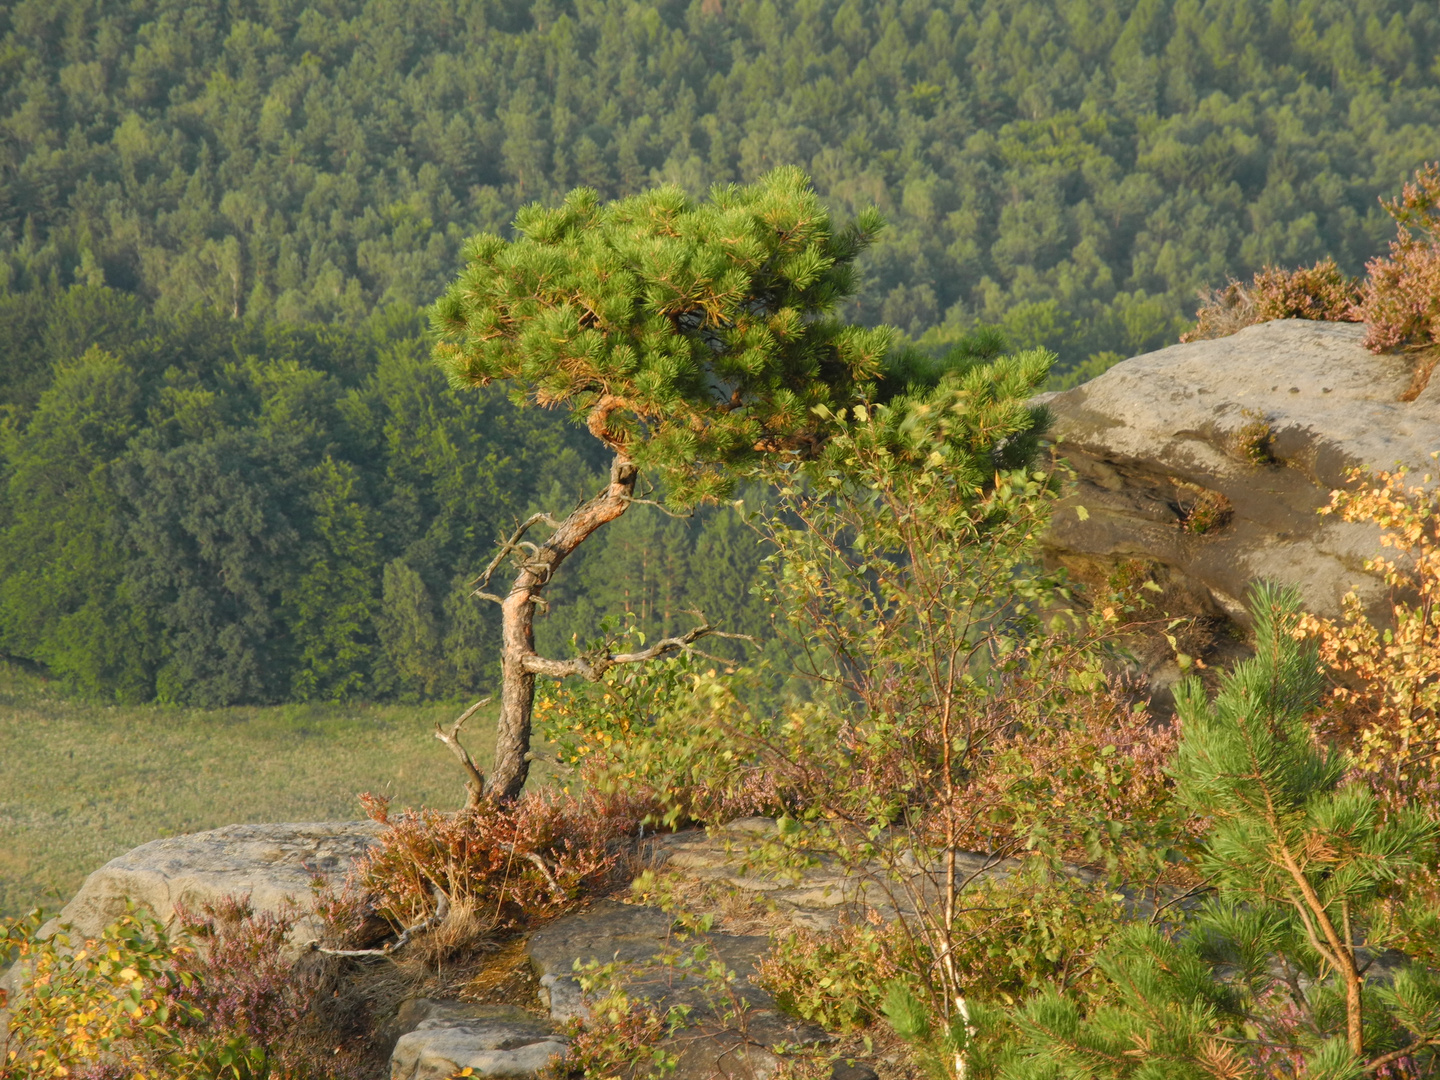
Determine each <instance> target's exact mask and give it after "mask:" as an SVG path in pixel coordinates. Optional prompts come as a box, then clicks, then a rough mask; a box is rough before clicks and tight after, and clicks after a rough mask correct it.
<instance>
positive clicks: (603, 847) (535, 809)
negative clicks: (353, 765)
mask: <svg viewBox="0 0 1440 1080" xmlns="http://www.w3.org/2000/svg"><path fill="white" fill-rule="evenodd" d="M365 805H366V808H367V811H368V812H369V813H370V814H371V816H372V817H374V818H375V819H376V820H379V821H382V822H384V823H385V824H386V825H387V826H388V828H387V829H386V831H385V832H384V833H383V834H382V837H381V841H380V844H379V845H378V846H376V847H375V848H374V849H373V850H372V851H371V852H370V853H369V854H368V855H366V856H365V858H364V859H362V860H361V861H360V863H359V865H358V866H357V868H356V872H355V883H356V886H357V891H358V892H360V893H361V894H363V895H364V896H365V897H366V898H367V904H368V907H369V908H370V910H371V911H372V912H373V913H374V914H376V915H378V916H380V917H381V918H383V919H385V920H387V921H388V922H389V923H390V924H391V925H392V926H395V927H397V928H399V927H405V926H412V925H414V924H415V923H416V922H417V921H419V920H421V919H423V918H424V917H426V916H427V915H430V914H432V913H433V912H435V910H436V909H437V907H438V905H439V904H440V902H441V901H442V899H443V900H444V901H445V902H446V904H447V905H449V906H452V907H455V906H460V907H463V909H464V910H466V911H467V912H471V913H474V914H475V915H477V916H480V917H482V918H483V919H484V921H485V922H487V923H488V924H489V925H491V926H492V927H494V928H495V929H497V930H505V929H518V928H521V927H525V926H530V925H534V924H535V923H538V922H542V921H544V920H545V919H547V918H551V917H553V916H554V915H556V914H558V913H559V912H561V911H563V910H564V909H565V908H567V907H569V906H570V905H571V904H572V903H573V902H574V901H575V900H576V899H577V898H578V897H579V896H580V895H581V893H583V892H584V891H585V890H586V889H588V888H592V887H597V886H601V885H603V884H606V883H608V881H609V878H610V875H611V873H612V871H614V869H615V867H616V865H617V862H618V859H619V854H620V851H619V849H618V847H617V846H616V843H615V841H616V840H617V839H618V838H621V837H624V836H626V835H627V834H630V833H633V832H635V830H636V829H637V827H638V826H639V823H640V821H641V820H642V819H643V818H644V817H645V815H646V814H648V813H649V812H650V810H651V804H650V803H649V801H648V800H646V799H643V798H638V797H635V796H632V795H631V794H629V793H627V792H611V793H608V794H601V793H598V792H587V793H585V794H583V795H569V794H554V793H548V792H547V793H536V794H532V795H527V796H526V797H524V798H521V799H517V800H516V801H514V802H512V803H495V802H491V801H490V800H482V802H481V803H480V804H479V805H478V806H474V807H470V808H468V809H466V810H464V811H461V812H459V813H444V812H442V811H439V810H432V809H426V808H422V809H419V810H405V811H403V812H401V813H399V814H391V813H389V811H388V807H387V806H386V803H385V801H384V800H381V799H377V798H375V797H373V796H372V797H370V798H368V799H367V800H366V802H365Z"/></svg>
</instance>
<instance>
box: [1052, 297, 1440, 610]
mask: <svg viewBox="0 0 1440 1080" xmlns="http://www.w3.org/2000/svg"><path fill="white" fill-rule="evenodd" d="M1364 336H1365V329H1364V327H1363V326H1359V325H1355V324H1351V323H1325V322H1309V321H1305V320H1299V319H1291V320H1279V321H1275V322H1268V323H1262V324H1259V325H1256V326H1251V327H1247V328H1246V329H1244V330H1242V331H1240V332H1239V333H1237V334H1234V335H1232V336H1230V337H1226V338H1220V339H1217V340H1211V341H1198V342H1193V343H1190V344H1185V345H1174V346H1171V347H1170V348H1167V349H1161V350H1159V351H1158V352H1153V353H1147V354H1145V355H1144V356H1137V357H1135V358H1134V359H1131V360H1126V361H1124V362H1123V363H1120V364H1117V365H1116V366H1115V367H1113V368H1111V369H1110V370H1109V371H1107V372H1105V373H1104V374H1103V375H1101V376H1100V377H1099V378H1096V379H1093V380H1091V381H1090V382H1088V383H1085V384H1083V385H1081V386H1078V387H1076V388H1075V389H1073V390H1069V391H1065V392H1063V393H1056V394H1047V395H1043V396H1042V398H1041V399H1040V400H1042V401H1044V402H1045V403H1046V404H1048V405H1049V406H1050V408H1051V410H1052V411H1053V412H1054V414H1055V426H1054V428H1053V429H1052V430H1053V435H1054V437H1055V440H1056V442H1057V444H1058V448H1059V451H1060V453H1061V454H1062V455H1063V456H1064V457H1066V458H1068V459H1069V461H1070V462H1071V464H1072V465H1073V466H1074V468H1075V471H1076V472H1077V474H1078V479H1079V483H1078V486H1077V488H1076V490H1075V492H1074V494H1073V495H1072V496H1071V497H1070V498H1069V499H1067V500H1066V501H1065V503H1063V504H1062V505H1061V506H1060V507H1059V508H1058V510H1057V512H1056V514H1055V518H1054V522H1053V524H1052V526H1051V529H1050V531H1049V534H1048V535H1047V536H1046V538H1045V540H1044V544H1045V548H1046V552H1047V555H1048V557H1049V559H1050V560H1051V562H1052V563H1055V564H1059V565H1061V566H1065V567H1067V568H1068V569H1070V570H1071V571H1072V572H1074V573H1075V574H1077V575H1078V576H1079V577H1080V578H1081V579H1082V580H1090V581H1098V580H1105V579H1107V578H1110V577H1112V576H1113V575H1114V574H1115V573H1116V571H1117V570H1118V569H1120V567H1121V565H1122V564H1125V563H1127V562H1128V563H1131V564H1132V566H1131V568H1130V572H1135V571H1137V570H1138V571H1139V572H1143V573H1147V574H1149V575H1150V577H1151V578H1152V580H1155V581H1156V582H1157V583H1158V584H1160V585H1161V586H1162V587H1163V588H1164V589H1165V590H1166V592H1167V594H1168V595H1167V596H1166V603H1165V605H1164V606H1166V607H1168V608H1169V609H1170V610H1172V611H1175V612H1176V613H1177V614H1179V613H1185V614H1197V615H1202V616H1209V617H1210V618H1211V619H1213V620H1215V621H1216V622H1217V623H1224V622H1226V621H1230V622H1233V623H1235V624H1238V625H1239V627H1242V628H1243V627H1244V626H1245V625H1246V624H1247V622H1248V620H1247V616H1246V612H1245V609H1244V597H1245V592H1246V589H1247V588H1248V586H1249V585H1250V583H1251V582H1254V581H1257V580H1261V579H1264V580H1269V581H1274V582H1278V583H1282V584H1287V585H1293V586H1295V587H1297V588H1298V589H1299V590H1300V592H1301V594H1302V596H1303V598H1304V602H1305V604H1306V605H1307V606H1308V607H1309V609H1310V610H1312V611H1314V612H1317V613H1319V614H1322V615H1329V616H1334V615H1337V614H1338V613H1339V612H1340V610H1341V598H1342V597H1343V596H1344V595H1345V594H1346V593H1347V592H1349V591H1350V590H1351V589H1355V590H1356V591H1357V592H1358V593H1359V595H1360V597H1361V599H1362V602H1363V603H1364V604H1365V605H1366V606H1367V608H1368V609H1369V610H1370V611H1371V612H1372V613H1373V614H1375V615H1377V616H1379V617H1382V618H1383V617H1384V614H1385V611H1386V609H1385V602H1386V600H1387V596H1388V594H1387V590H1386V587H1385V585H1384V583H1383V582H1382V581H1381V580H1380V579H1379V578H1378V577H1376V576H1374V575H1372V574H1369V573H1367V572H1366V571H1365V569H1364V567H1363V565H1362V564H1363V562H1364V560H1365V559H1366V558H1368V557H1371V556H1372V555H1374V554H1375V553H1377V552H1378V551H1379V550H1380V548H1379V544H1378V536H1379V530H1378V529H1377V528H1376V527H1374V526H1369V525H1362V524H1347V523H1345V522H1342V521H1339V520H1338V519H1337V518H1335V517H1331V516H1323V517H1322V516H1320V515H1318V514H1317V512H1316V511H1317V510H1319V509H1320V508H1321V507H1322V506H1325V505H1327V504H1328V502H1329V496H1330V492H1331V490H1332V489H1334V488H1338V487H1341V486H1342V485H1344V484H1345V482H1346V473H1347V471H1348V470H1349V469H1350V468H1352V467H1354V466H1365V467H1370V468H1386V469H1388V468H1393V467H1394V466H1395V465H1396V464H1397V463H1404V464H1406V465H1409V466H1410V467H1411V468H1412V470H1414V471H1416V472H1417V473H1419V474H1423V473H1424V472H1425V471H1426V470H1427V469H1428V470H1429V471H1431V472H1435V471H1436V463H1435V461H1434V459H1432V458H1431V456H1430V455H1431V454H1432V452H1434V451H1436V450H1440V378H1437V379H1436V380H1434V382H1433V383H1432V384H1430V385H1428V386H1424V385H1421V384H1420V381H1419V380H1417V379H1416V378H1415V371H1414V367H1413V364H1412V363H1411V361H1410V360H1409V359H1408V358H1407V357H1405V356H1402V355H1389V354H1387V355H1376V354H1374V353H1371V352H1368V351H1367V350H1366V349H1365V348H1364V346H1363V339H1364Z"/></svg>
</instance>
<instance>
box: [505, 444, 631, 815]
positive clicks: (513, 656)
mask: <svg viewBox="0 0 1440 1080" xmlns="http://www.w3.org/2000/svg"><path fill="white" fill-rule="evenodd" d="M636 475H637V473H636V469H635V464H634V462H632V461H631V460H630V458H629V457H628V456H626V455H625V453H624V452H623V451H617V453H616V455H615V460H614V461H613V462H611V465H610V483H609V484H608V485H607V486H606V488H605V490H604V491H602V492H601V493H600V494H599V495H597V496H595V497H594V498H593V499H591V500H590V501H589V502H587V503H585V504H583V505H582V506H580V507H578V508H577V509H576V510H575V511H574V512H573V513H571V514H570V516H569V517H567V518H566V519H565V520H564V521H562V522H561V523H560V525H559V527H558V528H557V529H556V530H555V532H554V533H553V534H552V535H551V536H550V538H549V539H548V540H546V541H545V542H544V543H543V544H540V545H539V546H538V547H537V548H536V549H535V550H534V551H533V552H524V553H523V554H522V556H521V557H522V558H523V560H524V562H523V563H522V565H521V568H520V572H519V574H517V575H516V577H515V583H514V585H512V586H511V587H510V592H509V594H508V595H507V596H506V597H505V599H504V601H503V602H502V603H501V606H500V611H501V628H502V629H501V653H500V683H501V689H500V722H499V725H498V728H497V730H496V733H495V765H494V768H492V769H491V770H490V783H489V787H488V789H487V794H488V795H489V797H490V798H492V799H495V800H497V801H502V802H505V801H510V800H512V799H515V798H517V797H518V796H519V795H520V791H521V789H522V788H524V786H525V780H526V778H527V777H528V776H529V775H530V761H529V754H530V718H531V713H532V711H533V709H534V705H535V670H534V668H535V665H536V662H537V661H538V660H539V659H540V658H539V657H538V656H537V655H536V653H535V602H536V601H535V598H536V596H537V594H539V592H540V591H541V590H542V589H543V588H544V587H545V586H546V585H547V584H548V583H549V581H550V579H551V578H552V577H554V575H555V571H556V570H557V569H558V568H559V566H560V564H561V563H562V562H564V561H565V559H566V558H567V557H568V556H569V555H570V553H571V552H572V551H574V550H575V549H576V548H577V547H579V546H580V545H581V544H582V543H584V541H585V540H586V538H587V537H589V536H590V535H591V534H592V533H594V532H595V530H597V529H599V528H600V527H601V526H602V525H605V524H608V523H609V522H611V521H614V520H615V519H616V518H618V517H619V516H620V515H621V514H623V513H624V512H625V511H626V510H627V509H629V507H630V502H631V499H632V498H633V496H634V493H635V478H636Z"/></svg>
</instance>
